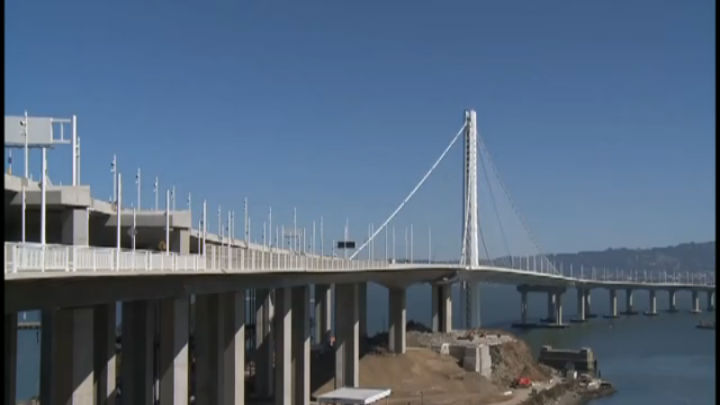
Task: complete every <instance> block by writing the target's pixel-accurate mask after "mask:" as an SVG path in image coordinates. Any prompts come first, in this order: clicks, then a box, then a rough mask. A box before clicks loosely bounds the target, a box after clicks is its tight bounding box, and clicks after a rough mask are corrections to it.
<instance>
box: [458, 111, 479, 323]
mask: <svg viewBox="0 0 720 405" xmlns="http://www.w3.org/2000/svg"><path fill="white" fill-rule="evenodd" d="M464 139H465V147H464V148H463V151H464V159H463V166H464V167H463V180H464V181H463V226H462V253H461V256H460V257H461V263H462V264H463V265H464V266H466V267H469V268H472V267H478V266H479V265H480V259H479V255H478V252H479V251H478V209H477V115H476V114H475V111H474V110H466V111H465V136H464ZM460 297H461V300H460V301H461V314H462V315H463V317H462V320H463V321H464V323H465V325H464V326H465V328H467V329H470V328H476V327H479V326H480V294H479V285H478V283H477V282H474V281H465V282H463V283H462V284H461V291H460Z"/></svg>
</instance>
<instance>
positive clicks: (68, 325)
mask: <svg viewBox="0 0 720 405" xmlns="http://www.w3.org/2000/svg"><path fill="white" fill-rule="evenodd" d="M41 344H42V347H41V361H40V400H41V401H42V403H48V404H53V403H68V404H90V403H94V396H95V395H94V389H93V385H94V384H93V383H94V375H93V374H94V373H93V310H92V308H89V307H86V308H77V309H62V310H57V311H53V310H44V311H43V313H42V343H41Z"/></svg>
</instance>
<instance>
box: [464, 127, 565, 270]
mask: <svg viewBox="0 0 720 405" xmlns="http://www.w3.org/2000/svg"><path fill="white" fill-rule="evenodd" d="M478 143H479V144H480V148H481V151H482V150H484V151H485V153H486V154H487V157H488V158H487V161H488V164H489V165H490V166H492V169H493V174H494V175H495V178H496V179H497V181H498V183H500V188H502V190H503V193H505V196H506V197H507V199H508V201H509V202H510V207H512V209H513V212H515V215H517V217H518V219H520V225H522V227H523V229H524V230H525V232H527V234H528V236H529V237H530V242H531V243H532V244H533V246H534V247H535V249H537V250H538V252H539V253H540V255H541V256H543V258H545V259H546V260H547V257H545V254H543V251H542V249H541V248H540V244H539V243H538V242H537V239H536V238H535V235H533V233H532V232H530V227H529V226H528V225H527V222H526V221H525V218H524V217H523V216H522V215H521V214H520V212H519V211H518V209H517V207H516V206H515V202H514V201H513V199H512V197H511V196H510V193H509V192H508V189H507V187H506V186H505V183H504V182H503V181H502V178H500V173H499V172H498V170H497V167H496V166H495V162H494V161H493V159H492V155H490V151H489V150H488V149H487V147H486V146H485V143H484V142H483V138H482V136H480V134H478ZM548 261H549V260H548ZM550 266H551V268H552V270H553V272H554V273H556V274H557V273H558V271H557V269H556V268H555V266H554V265H553V264H552V263H550Z"/></svg>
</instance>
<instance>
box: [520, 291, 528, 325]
mask: <svg viewBox="0 0 720 405" xmlns="http://www.w3.org/2000/svg"><path fill="white" fill-rule="evenodd" d="M527 294H528V293H527V291H525V290H523V291H520V322H521V323H523V324H526V323H527V313H528V303H527Z"/></svg>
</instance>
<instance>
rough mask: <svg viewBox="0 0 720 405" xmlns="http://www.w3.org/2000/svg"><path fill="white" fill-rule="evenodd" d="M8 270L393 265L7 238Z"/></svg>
mask: <svg viewBox="0 0 720 405" xmlns="http://www.w3.org/2000/svg"><path fill="white" fill-rule="evenodd" d="M4 249H5V255H4V256H5V261H4V264H5V269H4V270H5V274H14V273H32V272H40V273H45V272H98V271H102V272H108V271H116V272H144V271H147V272H153V271H165V272H167V271H170V272H174V271H181V272H187V271H190V272H202V271H231V272H236V271H237V272H239V271H306V270H313V271H318V270H320V271H321V270H328V271H338V270H360V269H368V268H373V269H383V268H388V267H389V263H388V262H385V261H382V260H375V261H369V260H352V261H350V260H347V259H342V258H336V257H327V256H318V255H311V254H304V253H299V252H290V251H287V250H280V249H277V250H272V249H246V248H228V247H221V246H208V247H207V252H206V255H204V256H203V255H199V254H185V255H183V254H178V253H175V252H169V253H166V252H157V251H149V250H127V249H121V250H120V251H118V250H117V249H116V248H109V247H95V246H74V245H58V244H46V245H44V246H43V245H41V244H39V243H32V242H30V243H17V242H5V246H4Z"/></svg>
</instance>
